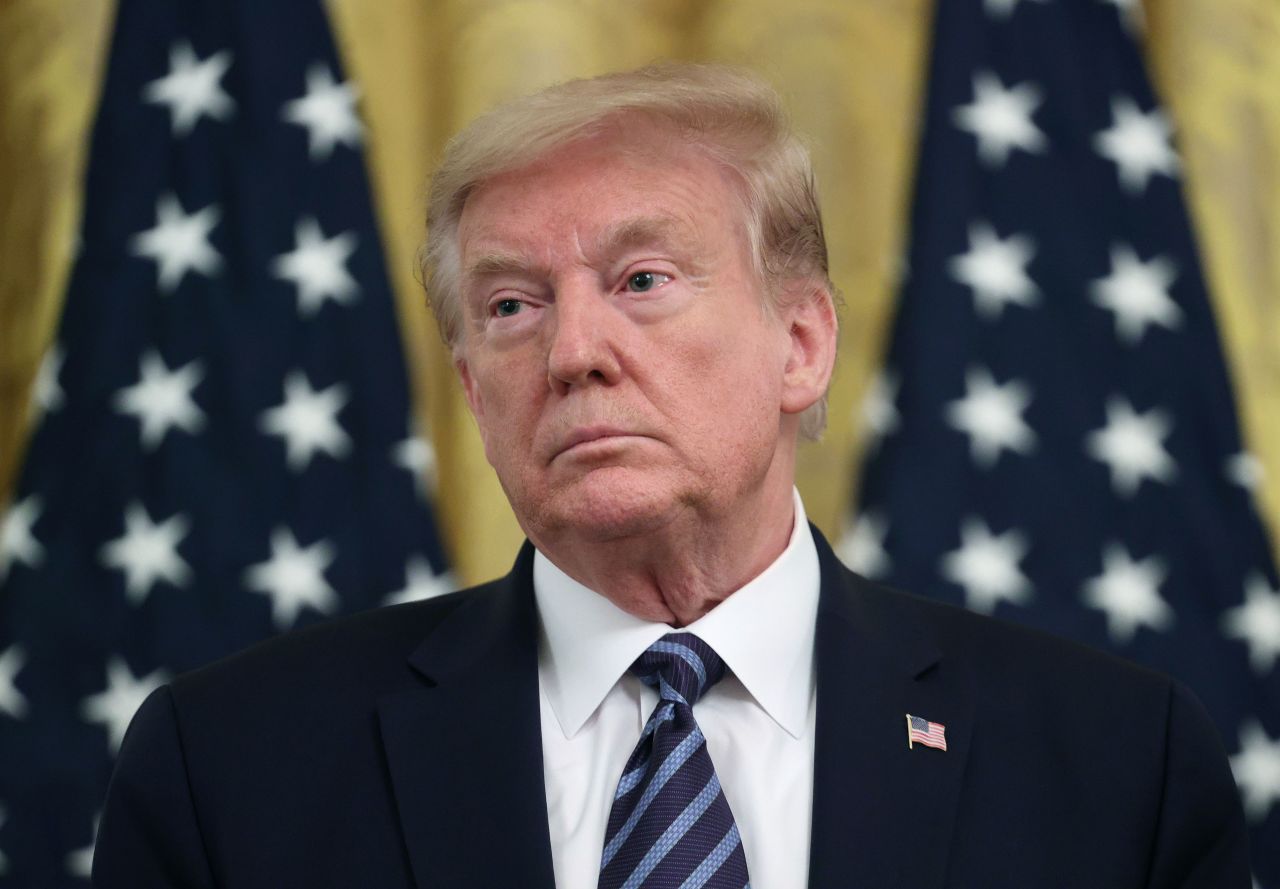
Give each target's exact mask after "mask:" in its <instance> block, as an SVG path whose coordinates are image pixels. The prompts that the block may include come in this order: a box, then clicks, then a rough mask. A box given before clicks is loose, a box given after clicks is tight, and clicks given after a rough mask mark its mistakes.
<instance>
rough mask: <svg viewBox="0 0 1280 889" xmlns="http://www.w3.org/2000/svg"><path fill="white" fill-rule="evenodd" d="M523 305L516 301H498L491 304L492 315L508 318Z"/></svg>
mask: <svg viewBox="0 0 1280 889" xmlns="http://www.w3.org/2000/svg"><path fill="white" fill-rule="evenodd" d="M523 306H524V303H522V302H520V300H518V299H500V300H498V301H497V302H496V303H494V304H493V314H495V315H497V316H498V317H499V318H510V317H511V316H512V315H515V314H516V313H518V312H519V311H520V309H521V308H522V307H523Z"/></svg>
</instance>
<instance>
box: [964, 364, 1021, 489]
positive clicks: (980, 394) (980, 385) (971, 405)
mask: <svg viewBox="0 0 1280 889" xmlns="http://www.w3.org/2000/svg"><path fill="white" fill-rule="evenodd" d="M964 382H965V396H964V398H962V399H960V400H959V401H953V402H951V403H950V404H949V405H947V410H946V420H947V423H949V424H950V425H951V426H953V427H954V428H956V429H958V430H959V431H961V432H963V433H964V434H966V435H968V436H969V453H970V455H971V456H972V458H973V462H974V463H976V464H977V465H978V466H980V467H981V468H983V469H990V468H992V467H993V466H995V465H996V460H997V459H999V457H1000V451H1001V450H1002V449H1008V450H1010V451H1016V452H1017V453H1019V454H1024V455H1025V454H1030V453H1031V452H1032V451H1034V450H1035V447H1036V436H1035V433H1034V432H1032V431H1031V427H1030V426H1028V425H1027V424H1026V422H1025V421H1023V419H1022V412H1023V411H1024V410H1026V409H1027V405H1029V404H1031V388H1030V387H1029V386H1027V384H1026V383H1022V382H1019V381H1017V380H1010V381H1009V382H1007V383H1005V384H1003V385H998V384H997V383H996V381H995V380H994V379H993V378H992V376H991V372H990V371H988V370H987V369H986V368H984V367H971V368H969V370H968V371H967V372H966V373H965V377H964Z"/></svg>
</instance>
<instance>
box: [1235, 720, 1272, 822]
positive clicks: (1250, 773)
mask: <svg viewBox="0 0 1280 889" xmlns="http://www.w3.org/2000/svg"><path fill="white" fill-rule="evenodd" d="M1231 771H1232V772H1233V773H1234V774H1235V778H1236V785H1237V786H1238V787H1239V788H1240V791H1241V794H1242V795H1243V797H1244V812H1245V815H1247V816H1248V817H1249V820H1250V821H1253V822H1258V821H1261V820H1263V819H1264V818H1266V817H1267V813H1268V812H1270V811H1271V807H1272V806H1274V805H1275V804H1276V803H1277V802H1280V738H1269V737H1267V733H1266V732H1265V731H1263V728H1262V726H1261V725H1260V724H1259V723H1258V722H1257V721H1251V722H1247V723H1245V725H1243V726H1242V727H1241V728H1240V752H1239V753H1237V754H1236V755H1235V756H1233V757H1231Z"/></svg>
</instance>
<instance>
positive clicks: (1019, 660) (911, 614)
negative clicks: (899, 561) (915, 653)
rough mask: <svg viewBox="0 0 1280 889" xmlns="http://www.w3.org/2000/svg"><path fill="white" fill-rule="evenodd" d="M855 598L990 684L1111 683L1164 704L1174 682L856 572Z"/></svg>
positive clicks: (1089, 649) (1024, 686) (1102, 654)
mask: <svg viewBox="0 0 1280 889" xmlns="http://www.w3.org/2000/svg"><path fill="white" fill-rule="evenodd" d="M855 583H856V584H857V592H856V595H859V596H865V597H867V598H868V599H871V600H873V601H875V602H876V603H877V605H876V607H877V609H882V610H884V611H886V612H896V613H897V614H899V615H900V616H901V617H902V618H903V619H905V620H908V621H912V622H915V623H916V624H917V625H919V626H920V627H922V628H923V629H924V631H925V632H926V633H927V634H928V635H929V636H930V637H931V638H932V639H933V640H934V641H935V642H936V644H937V645H938V647H939V648H940V649H941V651H942V652H943V653H944V657H945V658H946V659H947V660H948V661H953V662H955V661H959V662H960V663H961V664H962V665H963V667H964V669H965V670H967V671H968V672H970V673H971V675H972V676H973V677H974V679H975V680H977V681H979V682H980V683H981V684H982V685H983V686H984V687H987V688H1001V687H1005V688H1009V689H1010V690H1014V691H1016V690H1027V691H1032V690H1041V691H1049V690H1052V689H1055V688H1079V687H1085V686H1092V687H1097V686H1098V685H1108V686H1111V687H1113V688H1116V690H1117V691H1118V692H1123V693H1124V694H1125V695H1130V696H1131V695H1133V694H1135V693H1140V694H1142V695H1145V696H1154V697H1155V698H1158V699H1160V700H1162V701H1164V702H1166V703H1167V700H1168V697H1169V696H1170V695H1171V694H1172V693H1173V691H1174V687H1175V686H1176V685H1177V683H1176V682H1175V681H1174V680H1173V679H1172V678H1171V677H1169V676H1167V675H1166V674H1164V673H1160V672H1158V671H1156V670H1152V669H1150V668H1147V667H1144V666H1141V665H1139V664H1136V663H1133V662H1131V661H1127V660H1125V659H1123V658H1121V657H1118V656H1116V655H1114V654H1111V653H1110V652H1106V651H1102V650H1101V649H1097V648H1093V647H1090V646H1088V645H1085V644H1083V643H1080V642H1076V641H1074V640H1071V639H1066V638H1064V637H1062V636H1057V635H1054V634H1052V633H1050V632H1047V631H1045V630H1041V629H1036V628H1033V627H1028V626H1024V625H1021V624H1017V623H1013V622H1012V621H1008V620H1004V619H1001V618H997V617H992V616H988V615H983V614H977V613H975V612H972V611H969V610H967V609H965V608H961V607H959V606H957V605H952V604H949V603H945V602H940V601H938V600H935V599H929V598H926V597H924V596H919V595H916V594H912V593H907V592H903V591H901V590H897V589H893V588H891V587H887V586H883V585H881V584H877V583H874V582H872V581H868V580H866V579H864V578H861V577H856V576H855Z"/></svg>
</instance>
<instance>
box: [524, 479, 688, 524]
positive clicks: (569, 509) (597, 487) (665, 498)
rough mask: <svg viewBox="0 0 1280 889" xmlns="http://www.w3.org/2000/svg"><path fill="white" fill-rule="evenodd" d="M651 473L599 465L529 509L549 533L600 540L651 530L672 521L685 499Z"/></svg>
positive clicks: (529, 513) (530, 513) (528, 513)
mask: <svg viewBox="0 0 1280 889" xmlns="http://www.w3.org/2000/svg"><path fill="white" fill-rule="evenodd" d="M646 475H647V473H637V472H636V471H635V470H633V469H623V468H620V467H611V468H607V469H597V470H595V471H593V472H590V473H588V474H587V475H585V476H583V477H582V478H580V479H578V480H576V481H575V482H573V483H571V484H567V485H563V486H560V487H557V488H556V489H555V491H554V492H553V493H551V494H550V495H549V496H547V497H546V498H545V499H544V500H543V501H542V502H541V503H540V504H538V505H537V506H535V507H534V508H533V509H532V510H530V511H528V512H527V513H526V514H527V515H531V516H536V517H537V522H536V524H537V525H538V526H539V528H540V530H542V531H543V532H544V533H546V534H548V535H549V536H555V537H563V536H564V535H566V534H572V535H574V536H576V537H578V538H579V539H587V540H592V541H597V542H605V541H609V540H618V539H622V538H626V537H634V536H642V535H646V534H652V533H654V532H655V531H656V530H658V529H659V528H661V527H663V526H664V525H666V524H667V523H668V522H670V521H671V520H672V518H673V517H674V516H675V514H676V513H677V511H678V510H679V508H680V506H681V503H682V501H683V500H684V498H681V497H679V496H678V495H677V494H676V492H675V491H673V490H672V489H671V487H670V486H669V485H667V484H662V483H661V482H660V481H659V480H657V479H654V478H646V477H644V476H646Z"/></svg>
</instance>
